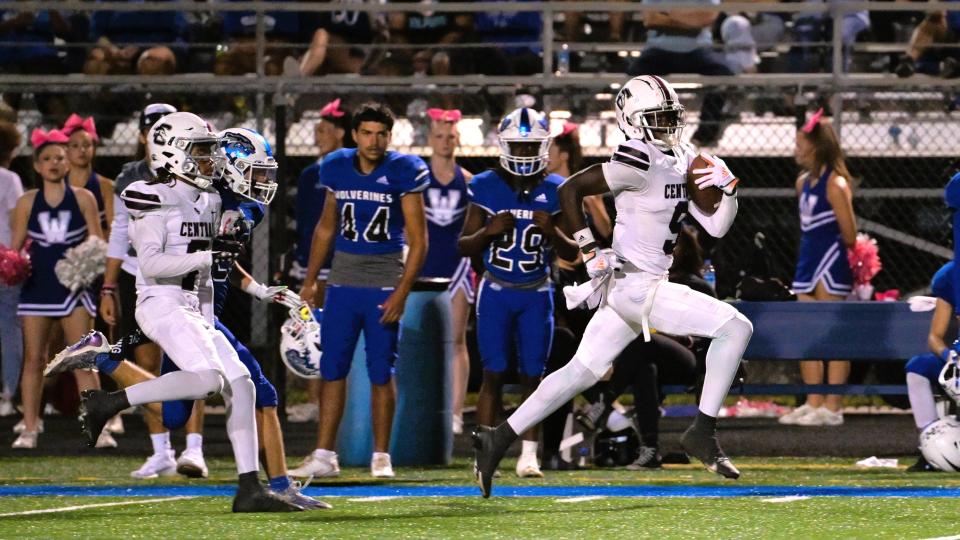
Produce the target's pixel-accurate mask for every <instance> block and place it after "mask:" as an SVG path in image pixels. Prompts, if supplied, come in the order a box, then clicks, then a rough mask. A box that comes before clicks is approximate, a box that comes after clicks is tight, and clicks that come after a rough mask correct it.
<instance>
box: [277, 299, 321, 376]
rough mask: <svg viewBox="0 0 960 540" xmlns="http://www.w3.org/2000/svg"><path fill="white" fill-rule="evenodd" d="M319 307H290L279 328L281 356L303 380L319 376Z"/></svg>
mask: <svg viewBox="0 0 960 540" xmlns="http://www.w3.org/2000/svg"><path fill="white" fill-rule="evenodd" d="M322 321H323V310H322V309H313V310H311V309H310V306H308V305H306V304H303V305H301V306H300V307H299V308H294V309H291V310H290V318H288V319H287V321H286V322H285V323H283V326H281V327H280V358H281V359H282V360H283V363H284V364H286V365H287V368H289V369H290V371H292V372H293V374H294V375H296V376H298V377H302V378H304V379H319V378H320V357H321V356H322V355H323V348H322V347H321V346H320V323H321V322H322Z"/></svg>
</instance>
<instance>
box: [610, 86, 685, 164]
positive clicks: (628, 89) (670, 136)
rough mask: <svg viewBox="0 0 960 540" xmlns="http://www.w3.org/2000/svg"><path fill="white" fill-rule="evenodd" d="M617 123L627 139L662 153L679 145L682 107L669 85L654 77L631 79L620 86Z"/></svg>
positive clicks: (617, 102) (616, 106) (682, 125)
mask: <svg viewBox="0 0 960 540" xmlns="http://www.w3.org/2000/svg"><path fill="white" fill-rule="evenodd" d="M614 108H615V110H616V113H617V124H618V125H619V126H620V131H622V132H623V134H624V135H625V136H626V137H627V138H628V139H639V140H642V141H646V142H648V143H650V144H653V145H654V146H656V147H657V148H660V149H661V150H669V149H670V148H673V147H674V146H677V145H679V144H680V133H681V132H682V131H683V127H684V125H685V124H684V122H683V111H684V108H683V105H681V104H680V100H679V99H678V98H677V92H676V91H675V90H674V89H673V87H672V86H670V83H668V82H667V81H665V80H663V79H661V78H660V77H657V76H656V75H641V76H639V77H634V78H632V79H630V80H629V81H627V84H625V85H623V88H621V89H620V92H619V93H618V94H617V100H616V103H615V106H614Z"/></svg>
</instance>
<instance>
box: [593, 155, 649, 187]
mask: <svg viewBox="0 0 960 540" xmlns="http://www.w3.org/2000/svg"><path fill="white" fill-rule="evenodd" d="M603 178H604V179H605V180H606V181H607V185H608V186H610V191H612V192H613V194H614V195H616V194H617V193H620V192H621V191H626V190H633V191H640V192H642V191H644V190H646V189H647V175H646V171H645V170H642V169H640V168H639V167H638V166H634V165H630V164H628V163H624V162H622V161H617V160H616V156H614V160H611V161H608V162H606V163H604V164H603Z"/></svg>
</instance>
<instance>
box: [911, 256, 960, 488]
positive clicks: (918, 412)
mask: <svg viewBox="0 0 960 540" xmlns="http://www.w3.org/2000/svg"><path fill="white" fill-rule="evenodd" d="M953 272H954V261H950V262H948V263H947V264H945V265H943V267H941V268H940V270H938V271H937V273H936V274H935V275H934V276H933V282H932V283H931V285H930V289H931V292H932V293H933V296H934V297H935V298H936V306H935V307H934V310H933V317H932V318H931V319H930V332H929V333H928V334H927V345H928V346H929V347H930V352H928V353H926V354H921V355H917V356H914V357H913V358H911V359H910V360H909V361H908V362H907V366H906V372H907V395H908V396H909V397H910V409H911V410H912V411H913V421H914V423H915V424H916V426H917V431H919V432H921V433H922V432H923V430H924V429H925V428H926V427H927V426H929V425H930V424H932V423H934V422H936V421H937V419H938V418H939V415H938V414H937V407H936V404H935V402H934V398H933V392H934V391H933V389H934V388H939V377H940V371H941V370H942V369H943V366H944V364H946V363H947V360H948V359H949V357H950V347H948V346H947V335H948V332H949V329H950V326H951V322H955V321H956V319H957V316H960V309H958V308H957V306H958V305H960V302H958V301H957V300H958V298H957V295H956V293H955V291H954V288H953ZM953 326H955V325H953ZM954 330H955V328H954ZM951 333H952V334H953V335H956V332H955V331H954V332H951ZM932 470H933V467H931V466H930V464H929V463H927V460H926V459H924V458H923V454H921V455H920V457H919V458H918V459H917V462H916V463H914V464H913V465H911V466H910V467H909V468H908V469H907V472H924V471H932Z"/></svg>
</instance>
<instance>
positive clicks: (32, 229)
mask: <svg viewBox="0 0 960 540" xmlns="http://www.w3.org/2000/svg"><path fill="white" fill-rule="evenodd" d="M27 238H29V239H30V240H31V244H30V250H29V253H30V263H31V268H32V270H31V272H30V277H28V278H27V280H26V281H25V282H24V283H23V288H22V289H21V290H20V304H19V305H18V306H17V315H21V316H23V315H28V316H36V317H66V316H68V315H70V314H71V313H72V312H73V310H74V309H76V307H77V304H78V303H82V304H83V307H84V308H86V310H87V312H89V313H90V316H93V315H94V314H95V313H96V307H95V304H94V302H93V298H92V297H91V295H90V292H89V291H88V290H87V289H79V290H77V291H74V292H71V291H70V289H68V288H66V287H64V286H63V285H61V284H60V280H58V279H57V275H56V273H54V270H53V269H54V267H55V266H56V264H57V261H59V260H60V259H62V258H63V256H64V253H65V252H66V251H67V249H69V248H71V247H73V246H76V245H77V244H79V243H81V242H83V241H84V240H85V239H86V238H87V223H86V220H85V219H84V218H83V213H81V212H80V204H79V203H78V202H77V196H76V194H74V192H73V190H72V189H70V186H69V185H67V189H66V190H65V191H64V194H63V200H62V201H61V202H60V205H59V206H57V207H56V208H53V207H51V206H50V205H49V204H47V201H46V199H45V198H44V196H43V189H40V191H39V192H38V193H37V196H36V198H35V199H34V200H33V208H32V209H31V210H30V220H29V221H28V222H27Z"/></svg>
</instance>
